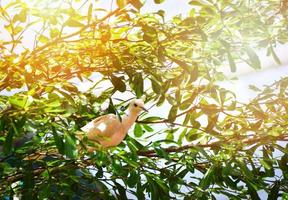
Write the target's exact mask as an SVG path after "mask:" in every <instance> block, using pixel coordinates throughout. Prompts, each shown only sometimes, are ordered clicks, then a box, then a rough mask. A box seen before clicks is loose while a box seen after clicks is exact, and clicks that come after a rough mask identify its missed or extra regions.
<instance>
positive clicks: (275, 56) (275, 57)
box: [269, 46, 282, 65]
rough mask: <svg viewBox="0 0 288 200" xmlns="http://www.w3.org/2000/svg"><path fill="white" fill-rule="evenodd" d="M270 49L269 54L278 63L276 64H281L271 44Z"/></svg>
mask: <svg viewBox="0 0 288 200" xmlns="http://www.w3.org/2000/svg"><path fill="white" fill-rule="evenodd" d="M269 49H270V51H271V54H272V57H273V59H274V60H275V62H276V63H277V64H278V65H282V63H281V61H280V59H279V57H278V56H277V54H276V53H275V51H274V49H273V47H272V46H270V47H269Z"/></svg>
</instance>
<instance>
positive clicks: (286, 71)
mask: <svg viewBox="0 0 288 200" xmlns="http://www.w3.org/2000/svg"><path fill="white" fill-rule="evenodd" d="M4 1H5V0H4ZM6 1H8V0H6ZM27 2H28V1H27ZM83 2H84V1H83ZM94 2H96V3H95V6H96V5H97V6H98V7H104V8H105V9H110V8H111V1H110V0H100V1H94ZM114 2H116V0H114ZM188 2H189V1H188V0H166V1H165V2H164V3H162V4H158V5H156V4H154V2H153V0H146V3H145V4H144V7H143V8H142V9H141V12H142V13H146V12H157V11H158V10H160V9H161V10H164V11H165V15H166V17H167V18H166V19H167V20H168V19H171V17H173V16H175V15H182V16H187V15H188V13H189V11H190V10H191V8H192V7H191V6H190V5H188ZM88 5H89V4H88ZM2 28H3V24H2V25H1V24H0V40H1V39H4V40H5V39H6V38H7V35H4V34H2V33H3V32H2V31H1V29H2ZM31 35H33V34H31V33H30V36H29V37H26V40H25V44H26V43H27V45H30V46H31V42H30V41H34V37H33V36H31ZM26 36H27V35H26ZM29 42H30V43H29ZM32 45H33V44H32ZM274 50H275V53H276V54H277V55H278V57H279V58H280V60H281V62H282V65H281V66H277V64H276V63H275V62H274V60H273V58H272V57H271V56H270V57H267V56H266V50H263V51H258V52H257V54H258V56H259V58H260V61H261V64H262V69H261V70H258V71H255V70H254V69H252V68H251V67H249V66H248V65H246V64H239V65H237V72H236V73H231V72H230V68H229V66H228V65H227V66H226V69H224V71H225V74H228V75H229V76H231V78H232V77H235V76H237V77H238V78H239V80H235V81H226V82H222V83H220V85H221V86H222V87H225V88H227V89H230V90H231V91H233V92H235V93H236V97H237V99H238V100H239V101H241V102H247V101H249V99H252V98H253V97H255V96H256V95H257V94H256V93H255V92H254V91H252V90H250V89H249V88H248V87H249V85H251V84H252V85H256V86H258V87H260V88H261V86H263V85H270V84H271V83H273V82H274V81H277V80H279V79H280V78H281V77H285V76H288V56H287V52H288V45H278V46H277V47H276V48H275V49H274ZM94 77H97V76H94ZM78 84H79V87H80V89H81V88H82V89H87V88H88V87H89V85H90V86H91V85H93V84H92V83H91V82H89V81H85V82H78ZM22 90H23V89H16V90H12V91H10V92H9V91H5V90H4V91H0V95H13V94H14V93H17V92H19V91H22ZM117 94H119V97H120V98H123V99H127V97H125V93H124V94H120V93H117ZM129 98H130V96H129ZM168 112H169V109H167V107H166V106H161V107H160V108H155V107H154V108H153V109H151V112H150V113H149V116H157V115H159V113H161V116H163V117H165V116H167V114H168ZM153 128H155V130H156V127H153ZM265 196H266V194H265V193H261V197H263V198H264V197H265ZM219 199H223V197H220V198H219ZM224 199H225V198H224Z"/></svg>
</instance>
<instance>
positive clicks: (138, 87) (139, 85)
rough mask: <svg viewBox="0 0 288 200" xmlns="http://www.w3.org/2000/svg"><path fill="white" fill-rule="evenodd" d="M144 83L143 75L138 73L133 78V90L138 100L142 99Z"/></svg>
mask: <svg viewBox="0 0 288 200" xmlns="http://www.w3.org/2000/svg"><path fill="white" fill-rule="evenodd" d="M143 82H144V81H143V78H142V74H141V73H137V74H136V75H135V76H134V78H133V89H134V91H135V93H136V97H137V98H140V97H141V96H142V95H143Z"/></svg>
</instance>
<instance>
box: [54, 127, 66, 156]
mask: <svg viewBox="0 0 288 200" xmlns="http://www.w3.org/2000/svg"><path fill="white" fill-rule="evenodd" d="M52 135H53V137H54V141H55V144H56V147H57V149H58V151H59V153H61V154H64V153H65V152H64V142H63V140H62V138H61V136H60V135H58V133H57V130H56V128H55V127H54V126H52Z"/></svg>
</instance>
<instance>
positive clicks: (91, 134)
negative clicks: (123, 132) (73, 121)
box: [81, 114, 121, 140]
mask: <svg viewBox="0 0 288 200" xmlns="http://www.w3.org/2000/svg"><path fill="white" fill-rule="evenodd" d="M120 127H121V122H120V120H119V119H118V117H117V116H116V115H114V114H108V115H103V116H101V117H98V118H96V119H94V120H92V121H91V122H89V123H88V124H86V125H85V126H84V127H82V128H81V130H82V131H84V132H86V133H87V137H88V139H91V140H99V137H110V136H111V135H113V134H114V133H115V132H117V131H118V130H119V129H120Z"/></svg>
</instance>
